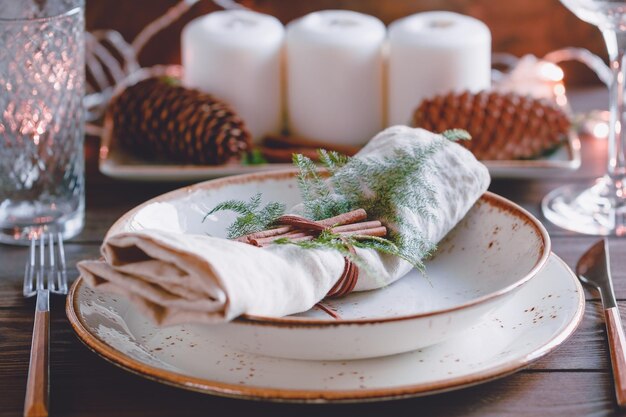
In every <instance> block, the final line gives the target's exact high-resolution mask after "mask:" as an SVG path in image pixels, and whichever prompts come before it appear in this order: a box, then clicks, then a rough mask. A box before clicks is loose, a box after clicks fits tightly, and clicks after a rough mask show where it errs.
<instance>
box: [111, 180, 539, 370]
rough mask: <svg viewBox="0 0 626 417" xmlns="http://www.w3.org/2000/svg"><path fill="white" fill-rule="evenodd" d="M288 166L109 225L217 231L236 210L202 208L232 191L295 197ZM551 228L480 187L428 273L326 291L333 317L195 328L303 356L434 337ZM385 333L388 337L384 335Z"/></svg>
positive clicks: (472, 309)
mask: <svg viewBox="0 0 626 417" xmlns="http://www.w3.org/2000/svg"><path fill="white" fill-rule="evenodd" d="M295 175H296V171H294V170H292V171H278V172H269V173H257V174H251V175H241V176H237V177H229V178H222V179H218V180H213V181H207V182H204V183H199V184H195V185H192V186H190V187H185V188H181V189H179V190H176V191H173V192H170V193H167V194H164V195H162V196H159V197H156V198H154V199H152V200H150V201H147V202H145V203H144V204H141V205H140V206H138V207H136V208H135V209H133V210H131V211H130V212H128V213H126V214H125V215H124V216H122V217H121V218H120V219H119V220H118V221H117V222H116V223H115V224H114V225H113V226H112V227H111V229H110V230H109V232H108V234H109V235H111V234H115V233H120V232H127V231H138V230H143V229H158V230H166V231H170V232H176V233H182V234H205V233H206V234H210V235H212V236H217V237H224V236H225V235H226V228H227V226H229V225H230V224H231V223H232V221H233V220H234V218H235V214H234V213H232V212H229V211H223V212H218V213H215V214H214V215H211V216H210V217H208V218H206V221H204V218H205V213H206V212H207V211H208V210H210V209H211V208H212V207H215V205H217V204H218V203H221V202H223V201H226V200H230V199H238V200H242V199H243V200H247V199H248V198H250V197H251V196H253V195H255V194H257V193H262V196H263V199H264V200H265V201H267V202H269V201H280V202H283V203H285V205H286V206H287V207H292V206H294V205H295V204H297V203H299V202H300V194H299V192H298V187H297V182H296V178H295ZM549 255H550V237H549V236H548V233H547V231H546V230H545V228H544V227H543V225H542V224H541V223H540V222H539V221H538V220H537V219H536V218H534V217H533V216H532V215H531V214H530V213H528V212H527V211H525V210H524V209H522V208H521V207H519V206H517V205H516V204H514V203H512V202H511V201H509V200H507V199H505V198H502V197H500V196H497V195H495V194H492V193H485V194H484V195H483V196H482V197H481V198H480V199H479V200H478V201H477V202H476V204H474V206H473V207H472V208H471V209H470V211H469V212H468V213H467V215H466V216H465V217H464V218H463V219H462V220H461V221H460V222H459V224H458V225H457V226H456V227H455V228H454V229H453V230H452V231H451V232H450V233H448V235H447V236H446V238H445V239H444V240H443V241H441V242H439V244H438V250H437V252H436V254H435V255H434V257H433V258H431V259H429V260H427V261H426V263H425V265H426V276H424V275H423V274H422V273H420V272H418V271H415V270H414V271H411V272H409V273H408V274H407V275H405V276H404V277H403V278H402V279H400V280H399V281H397V282H396V283H394V284H393V285H389V286H387V287H385V288H382V289H379V290H376V291H367V292H355V293H352V294H350V295H348V296H347V297H343V298H337V299H330V300H325V301H324V303H323V304H324V306H325V307H326V309H327V310H328V309H331V310H334V311H335V312H336V314H335V316H337V315H338V316H339V318H335V317H331V316H330V315H328V314H326V313H325V312H324V311H321V310H320V309H317V308H313V309H311V310H309V311H307V312H304V313H302V314H297V315H292V316H287V317H259V316H255V317H252V316H244V317H241V318H238V319H236V320H233V321H232V322H229V323H225V324H219V325H218V324H215V325H210V326H208V325H206V326H204V327H201V328H199V329H198V331H200V329H202V331H204V332H205V333H206V334H207V337H211V338H212V339H214V340H223V341H224V343H225V344H226V345H227V346H228V347H230V348H234V349H237V350H245V351H247V352H251V353H257V354H262V355H268V356H276V357H280V358H292V359H311V360H345V359H362V358H372V357H377V356H385V355H392V354H397V353H403V352H408V351H412V350H415V349H419V348H422V347H425V346H428V345H432V344H435V343H438V342H441V341H442V340H445V339H447V338H450V337H452V336H454V335H455V334H457V333H459V332H461V331H463V330H465V329H467V328H468V327H469V326H472V325H474V324H475V323H476V322H478V321H480V320H481V318H482V317H483V316H484V315H485V314H487V313H488V312H489V311H491V310H493V309H494V308H496V307H497V306H499V305H500V304H502V303H506V302H508V300H509V299H510V298H511V297H512V296H513V295H514V294H515V293H516V292H517V291H519V289H520V288H521V287H522V286H524V285H526V284H527V283H528V281H530V280H531V279H533V277H535V276H536V274H537V272H538V271H539V270H540V269H541V268H542V267H543V266H544V265H545V264H546V262H547V260H548V257H549ZM388 340H393V341H394V343H392V344H390V343H388Z"/></svg>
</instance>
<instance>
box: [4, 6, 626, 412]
mask: <svg viewBox="0 0 626 417" xmlns="http://www.w3.org/2000/svg"><path fill="white" fill-rule="evenodd" d="M259 4H268V5H269V4H270V3H269V2H268V3H263V2H259ZM468 4H469V3H468ZM268 7H270V6H268ZM302 7H304V6H302ZM407 7H409V6H407ZM533 7H535V6H533ZM529 13H530V12H529ZM585 97H587V96H583V97H582V99H584V98H585ZM579 103H580V102H579ZM602 104H603V103H600V105H602ZM582 105H583V106H587V108H594V107H597V106H598V101H597V100H595V101H594V100H590V101H589V102H586V101H585V102H583V103H582ZM583 145H584V148H583V151H584V161H583V167H582V169H581V170H580V171H578V172H576V173H574V174H572V175H567V176H565V177H563V176H558V177H557V176H555V177H551V178H544V179H541V180H494V181H493V183H492V185H491V190H492V191H494V192H496V193H498V194H501V195H503V196H505V197H507V198H510V199H512V200H513V201H515V202H517V203H518V204H520V205H521V206H522V207H524V208H526V209H528V210H529V211H531V213H533V214H535V215H537V216H538V217H539V218H540V220H542V222H544V224H545V226H546V228H547V229H548V230H549V232H550V235H551V238H552V244H553V251H554V252H555V253H556V254H558V255H559V256H560V257H562V258H563V259H564V261H565V262H566V263H567V264H568V265H569V266H571V267H573V266H574V265H575V264H576V261H577V260H578V258H579V257H580V256H581V255H582V254H583V253H584V252H585V251H586V250H587V249H588V248H589V247H590V246H591V245H592V244H593V243H595V242H596V241H597V239H598V238H597V237H593V236H583V235H578V234H575V233H571V232H568V231H565V230H562V229H559V228H557V227H555V226H552V225H550V224H549V223H548V222H546V221H545V219H544V218H543V217H542V216H541V214H540V202H541V199H542V198H543V196H544V195H545V194H546V193H547V192H549V191H550V190H552V189H554V188H556V187H558V186H560V185H562V184H565V183H567V182H572V181H587V180H590V179H592V178H593V177H594V176H597V175H599V174H600V173H602V170H603V164H604V161H605V159H606V158H605V156H604V154H605V152H606V148H605V142H603V141H597V140H590V139H585V142H584V144H583ZM95 148H97V142H96V141H95V140H94V139H93V138H89V139H88V140H87V149H86V155H87V171H88V174H87V190H88V191H87V216H86V226H85V230H84V231H83V232H82V233H81V234H80V235H79V236H78V237H76V238H74V239H72V240H71V241H69V242H67V243H66V253H67V258H68V264H69V265H71V266H72V269H71V271H70V279H72V280H73V279H75V277H76V275H77V273H76V271H75V270H74V269H73V266H74V265H75V263H76V262H77V261H78V260H80V259H85V258H96V257H98V256H99V245H100V243H101V240H102V238H103V236H104V234H105V232H106V230H107V229H108V228H109V227H110V226H111V224H112V223H113V222H114V221H115V220H116V219H117V218H119V216H121V215H122V214H123V213H125V212H126V211H128V210H129V209H131V208H132V207H134V206H136V205H137V204H139V203H142V202H143V201H145V200H147V199H149V198H152V197H155V196H157V195H159V194H162V193H164V192H167V191H170V190H172V189H175V188H178V187H180V186H181V184H173V183H170V184H136V183H128V182H122V181H113V180H110V179H108V178H106V177H103V176H102V175H100V174H99V173H98V172H97V161H96V159H95V156H96V154H97V152H95ZM609 244H610V252H611V268H612V273H613V278H614V284H615V291H616V294H617V297H618V299H619V300H620V301H619V306H620V309H621V312H622V317H623V318H626V256H624V254H626V239H620V238H610V239H609ZM26 253H27V249H26V248H18V247H9V246H0V416H20V415H22V413H23V410H24V395H25V387H26V377H27V374H28V360H29V350H30V344H31V334H32V333H31V331H32V328H33V318H34V316H33V311H34V299H28V300H26V299H24V298H23V297H22V295H21V281H22V277H23V273H24V261H25V259H26ZM585 293H586V294H585V295H586V299H587V301H588V302H587V306H586V311H585V316H584V318H583V321H582V323H581V325H580V327H579V328H578V329H577V331H576V332H575V334H574V335H573V336H572V337H571V338H570V339H569V340H568V341H567V342H565V343H564V344H563V345H562V346H560V347H559V348H558V349H557V350H556V351H555V352H553V353H551V354H550V355H548V356H546V357H544V358H542V359H540V360H539V361H537V362H535V363H533V364H532V365H530V366H529V367H528V368H527V369H526V370H523V371H521V372H518V373H516V374H514V375H512V376H509V377H506V378H502V379H499V380H497V381H494V382H490V383H486V384H482V385H480V386H476V387H473V388H467V389H463V390H459V391H456V392H451V393H445V394H439V395H434V396H429V397H425V398H415V399H407V400H398V401H392V402H379V403H372V404H346V405H331V406H322V405H297V404H271V403H262V402H252V401H245V400H233V399H225V398H217V397H212V396H208V395H203V394H198V393H193V392H187V391H184V390H181V389H178V388H173V387H169V386H165V385H162V384H158V383H156V382H153V381H149V380H146V379H143V378H140V377H138V376H136V375H134V374H132V373H129V372H126V371H124V370H121V369H119V368H117V367H116V366H114V365H112V364H110V363H108V362H106V361H105V360H103V359H101V358H100V357H99V356H97V355H96V354H94V353H92V352H91V351H90V350H88V349H87V348H86V347H85V346H84V345H83V344H82V343H81V342H80V341H79V340H78V339H77V338H76V336H75V335H74V333H73V331H72V330H71V327H70V325H69V323H68V321H67V319H66V317H65V314H64V299H63V297H59V296H52V298H51V313H50V314H51V316H50V319H51V322H50V325H51V327H50V346H51V350H50V398H51V401H50V406H51V410H50V415H53V416H96V417H98V416H103V417H104V416H107V417H109V416H164V417H165V416H168V417H169V416H205V415H213V414H216V413H224V411H222V410H228V415H250V416H254V415H272V416H294V415H298V416H313V415H316V416H317V415H324V416H339V415H341V416H346V415H360V416H370V415H372V416H379V415H394V416H395V415H398V416H404V415H407V416H408V415H410V416H416V415H428V416H453V417H454V416H471V417H473V416H504V417H509V416H511V417H512V416H564V415H566V416H568V417H574V416H588V415H593V416H617V415H621V414H622V412H621V411H620V409H619V408H618V407H617V405H616V401H615V394H614V384H613V378H612V372H611V367H610V361H609V349H608V343H607V332H606V329H605V326H604V316H603V310H602V308H601V306H600V303H599V297H598V295H597V294H596V293H595V291H590V290H586V291H585ZM218 410H219V411H218Z"/></svg>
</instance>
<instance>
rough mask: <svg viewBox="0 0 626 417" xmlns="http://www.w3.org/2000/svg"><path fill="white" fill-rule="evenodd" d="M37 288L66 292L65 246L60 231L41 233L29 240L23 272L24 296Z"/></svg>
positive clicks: (34, 291) (31, 293)
mask: <svg viewBox="0 0 626 417" xmlns="http://www.w3.org/2000/svg"><path fill="white" fill-rule="evenodd" d="M38 289H39V290H45V289H47V290H50V291H51V292H53V293H55V294H67V271H66V265H65V248H64V246H63V236H62V234H61V233H41V234H40V235H39V236H37V237H34V238H32V239H31V241H30V252H29V254H28V262H26V271H25V272H24V288H23V292H24V296H25V297H31V296H33V295H35V294H36V293H37V290H38Z"/></svg>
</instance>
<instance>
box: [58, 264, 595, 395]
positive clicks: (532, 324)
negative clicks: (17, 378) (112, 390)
mask: <svg viewBox="0 0 626 417" xmlns="http://www.w3.org/2000/svg"><path fill="white" fill-rule="evenodd" d="M583 311H584V298H583V291H582V288H581V287H580V284H579V283H578V280H577V279H576V277H575V276H574V274H573V273H572V271H571V270H570V269H569V268H568V267H567V265H566V264H565V263H564V262H563V261H562V260H560V259H559V258H558V257H556V256H555V255H552V256H551V257H550V259H549V261H548V264H547V265H546V267H545V268H544V269H542V271H541V272H540V273H539V274H538V275H537V277H536V279H533V280H531V281H530V282H529V283H528V285H526V286H524V287H523V288H522V289H521V290H520V291H518V292H517V294H516V295H515V296H514V297H513V298H512V299H511V300H510V302H508V303H506V304H504V305H502V306H500V307H499V308H497V309H496V310H494V311H492V312H491V313H489V314H488V315H487V316H486V317H485V319H484V320H482V321H481V322H480V323H478V324H476V325H474V326H472V327H470V328H468V329H467V330H466V331H465V332H464V333H462V334H459V335H458V336H457V337H455V338H453V339H449V340H447V341H445V342H443V343H440V344H438V345H435V346H431V347H429V348H425V349H422V350H418V351H414V352H409V353H404V354H400V355H394V356H387V357H383V358H376V359H366V360H353V361H328V362H322V361H298V360H291V359H279V358H271V357H266V356H260V355H255V354H251V353H245V352H240V351H236V350H233V349H229V348H228V347H226V346H225V345H223V344H221V343H219V342H217V341H215V340H213V339H211V338H207V335H206V333H204V332H202V331H201V329H200V331H199V328H198V326H193V325H181V326H173V327H167V328H157V327H156V326H154V325H153V324H151V323H150V322H148V320H147V319H146V318H144V317H143V316H142V315H140V314H139V313H138V312H137V311H136V309H135V308H134V306H133V305H132V304H130V303H129V302H128V301H127V300H125V299H123V298H120V297H118V296H112V295H108V294H106V293H99V292H95V291H94V290H92V289H90V288H89V287H87V286H86V285H85V284H84V282H83V280H82V279H79V280H78V281H76V283H75V284H74V286H73V287H72V289H71V291H70V294H69V296H68V298H67V314H68V317H69V319H70V321H71V323H72V326H73V327H74V329H75V331H76V333H77V334H78V337H79V338H80V339H81V340H82V341H83V342H84V343H85V344H86V345H87V346H88V347H89V348H90V349H92V350H94V351H95V352H96V353H97V354H99V355H101V356H102V357H104V358H105V359H107V360H109V361H111V362H112V363H114V364H116V365H118V366H121V367H122V368H125V369H127V370H129V371H131V372H134V373H137V374H139V375H141V376H144V377H147V378H150V379H154V380H157V381H160V382H163V383H166V384H170V385H176V386H180V387H182V388H186V389H190V390H194V391H200V392H205V393H210V394H216V395H222V396H229V397H240V398H256V399H264V400H273V401H274V400H275V401H302V402H334V401H365V400H379V399H392V398H402V397H409V396H418V395H426V394H431V393H435V392H442V391H448V390H453V389H458V388H461V387H466V386H470V385H475V384H478V383H481V382H485V381H488V380H491V379H495V378H498V377H502V376H504V375H508V374H510V373H512V372H515V371H516V370H519V369H520V368H523V367H525V366H526V365H528V364H529V363H531V362H533V361H535V360H537V359H539V358H540V357H542V356H544V355H546V354H547V353H549V352H551V351H552V350H554V349H555V348H557V347H558V346H559V345H560V344H561V343H563V342H564V341H565V340H566V339H567V338H568V337H569V336H570V335H571V334H572V333H573V332H574V330H575V329H576V327H577V326H578V324H579V322H580V320H581V318H582V314H583ZM386 342H387V343H393V339H390V340H387V341H386Z"/></svg>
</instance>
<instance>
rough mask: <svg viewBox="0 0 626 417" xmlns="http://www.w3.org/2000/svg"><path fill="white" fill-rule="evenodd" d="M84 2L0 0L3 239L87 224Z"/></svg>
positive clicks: (66, 231) (66, 232) (67, 232)
mask: <svg viewBox="0 0 626 417" xmlns="http://www.w3.org/2000/svg"><path fill="white" fill-rule="evenodd" d="M84 71H85V70H84V0H0V242H4V243H18V244H19V243H21V242H25V241H27V240H28V239H29V237H30V236H32V235H33V234H38V233H39V232H40V231H41V230H43V228H44V227H49V228H52V227H53V228H54V229H55V230H60V231H61V232H62V233H63V236H64V238H70V237H72V236H74V235H76V234H77V233H78V232H80V230H81V229H82V227H83V221H84V189H85V186H84V160H83V125H84V115H83V105H82V100H83V95H84V84H85V73H84Z"/></svg>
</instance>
